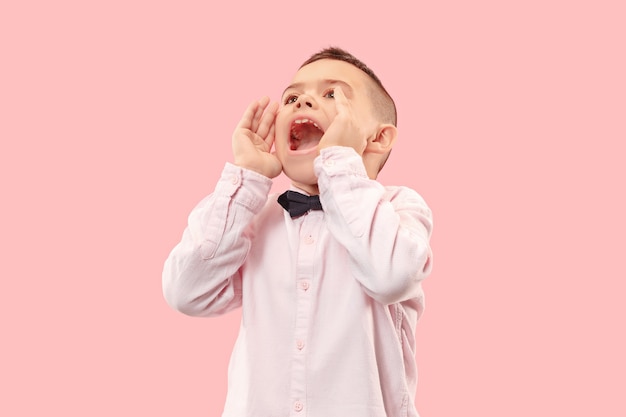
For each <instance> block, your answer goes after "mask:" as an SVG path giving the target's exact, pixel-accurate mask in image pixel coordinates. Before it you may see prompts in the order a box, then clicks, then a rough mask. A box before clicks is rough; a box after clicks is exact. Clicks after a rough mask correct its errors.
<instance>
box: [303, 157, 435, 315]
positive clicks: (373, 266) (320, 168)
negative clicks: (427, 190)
mask: <svg viewBox="0 0 626 417" xmlns="http://www.w3.org/2000/svg"><path fill="white" fill-rule="evenodd" d="M315 173H316V175H317V177H318V185H319V190H320V200H321V202H322V206H323V207H324V212H325V213H326V215H327V216H328V217H327V218H328V227H329V229H330V231H331V233H332V234H333V236H334V237H335V238H336V239H337V240H338V241H339V242H340V243H341V244H342V245H343V246H344V247H345V248H346V250H347V251H348V253H349V254H350V260H351V263H352V267H353V270H354V271H355V278H356V279H357V280H358V281H359V282H360V283H361V285H362V286H363V289H364V290H365V292H367V293H368V294H369V295H370V296H371V297H372V298H374V299H376V300H377V301H379V302H381V303H383V304H392V303H396V302H400V301H404V300H408V299H410V298H414V297H417V296H419V295H420V292H421V287H420V282H421V280H422V279H424V278H425V277H426V276H427V275H428V274H429V273H430V270H431V265H432V262H431V258H432V253H431V249H430V245H429V239H430V234H431V230H432V216H431V211H430V209H429V208H428V206H427V205H426V203H425V202H424V200H423V199H422V198H421V197H420V196H419V195H418V194H417V193H416V192H414V191H413V190H410V189H408V188H404V187H398V188H393V189H391V188H390V189H386V188H385V187H383V186H382V185H381V184H380V183H379V182H377V181H375V180H371V179H369V178H368V176H367V173H366V171H365V167H364V165H363V160H362V158H361V156H360V155H359V154H358V153H357V152H356V151H355V150H354V149H353V148H351V147H340V146H333V147H328V148H325V149H322V150H321V152H320V156H318V157H317V158H316V160H315Z"/></svg>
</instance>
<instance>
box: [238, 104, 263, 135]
mask: <svg viewBox="0 0 626 417" xmlns="http://www.w3.org/2000/svg"><path fill="white" fill-rule="evenodd" d="M258 106H259V102H258V101H256V100H255V101H253V102H252V103H250V104H249V105H248V108H247V109H246V111H245V112H244V113H243V116H241V120H240V121H239V123H238V124H237V129H250V128H251V127H252V119H253V118H254V114H255V113H256V111H257V107H258Z"/></svg>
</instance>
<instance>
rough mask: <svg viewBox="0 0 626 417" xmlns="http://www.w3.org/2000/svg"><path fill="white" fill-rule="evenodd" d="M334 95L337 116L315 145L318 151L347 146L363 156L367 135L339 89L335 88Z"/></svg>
mask: <svg viewBox="0 0 626 417" xmlns="http://www.w3.org/2000/svg"><path fill="white" fill-rule="evenodd" d="M334 93H335V105H336V106H337V115H336V116H335V119H334V120H333V121H332V122H331V124H330V126H329V127H328V129H327V130H326V132H324V135H323V136H322V139H321V140H320V143H319V144H318V145H317V147H318V150H322V149H324V148H328V147H330V146H348V147H351V148H354V150H355V151H356V152H357V153H358V154H359V155H363V151H364V150H365V147H366V146H367V134H366V133H365V132H364V131H363V130H362V129H361V127H360V126H359V124H358V123H357V121H356V119H355V117H354V114H353V112H352V106H351V105H350V102H349V101H348V99H347V98H346V96H345V95H344V93H343V90H342V89H341V87H339V86H337V87H335V88H334Z"/></svg>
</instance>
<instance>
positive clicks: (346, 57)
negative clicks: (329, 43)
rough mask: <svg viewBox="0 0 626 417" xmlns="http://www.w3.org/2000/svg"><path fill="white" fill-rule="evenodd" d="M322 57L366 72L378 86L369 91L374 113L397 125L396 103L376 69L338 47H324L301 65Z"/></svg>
mask: <svg viewBox="0 0 626 417" xmlns="http://www.w3.org/2000/svg"><path fill="white" fill-rule="evenodd" d="M320 59H334V60H336V61H343V62H347V63H348V64H351V65H354V66H355V67H357V68H358V69H360V70H361V71H363V72H364V73H366V74H367V75H368V76H369V77H370V78H371V79H372V81H374V83H375V84H376V86H377V87H378V88H374V89H371V90H370V92H369V94H370V97H371V99H372V106H373V110H374V113H375V114H376V115H377V116H378V117H379V118H380V121H381V122H383V123H391V124H393V125H394V126H397V124H398V114H397V111H396V104H395V103H394V101H393V99H392V98H391V96H390V95H389V93H388V92H387V90H385V87H383V83H382V82H381V81H380V79H379V78H378V77H377V76H376V74H374V71H372V70H371V69H370V68H369V67H368V66H367V65H365V64H364V63H363V62H362V61H361V60H360V59H358V58H356V57H355V56H354V55H352V54H350V53H349V52H346V51H344V50H343V49H341V48H337V47H329V48H326V49H322V50H321V51H319V52H318V53H316V54H313V55H311V57H310V58H309V59H307V60H306V61H304V63H303V64H302V65H300V68H302V67H304V66H305V65H308V64H310V63H312V62H315V61H319V60H320Z"/></svg>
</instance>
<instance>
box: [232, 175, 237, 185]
mask: <svg viewBox="0 0 626 417" xmlns="http://www.w3.org/2000/svg"><path fill="white" fill-rule="evenodd" d="M230 182H231V183H232V184H233V185H237V184H238V183H239V177H238V176H236V175H233V176H232V177H230Z"/></svg>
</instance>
